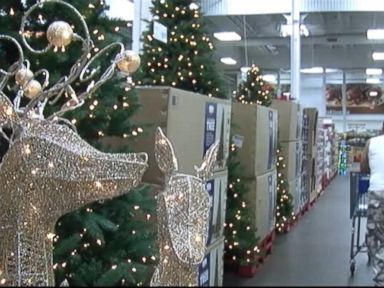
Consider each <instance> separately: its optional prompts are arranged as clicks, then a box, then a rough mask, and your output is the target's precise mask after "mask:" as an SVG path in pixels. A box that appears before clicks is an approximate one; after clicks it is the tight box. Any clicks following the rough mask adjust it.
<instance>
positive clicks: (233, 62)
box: [220, 57, 237, 65]
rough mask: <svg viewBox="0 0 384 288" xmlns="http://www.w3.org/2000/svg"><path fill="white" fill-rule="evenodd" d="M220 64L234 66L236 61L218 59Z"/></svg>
mask: <svg viewBox="0 0 384 288" xmlns="http://www.w3.org/2000/svg"><path fill="white" fill-rule="evenodd" d="M220 61H221V63H224V64H226V65H236V63H237V61H236V60H235V59H233V58H231V57H223V58H221V59H220Z"/></svg>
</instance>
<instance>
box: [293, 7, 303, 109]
mask: <svg viewBox="0 0 384 288" xmlns="http://www.w3.org/2000/svg"><path fill="white" fill-rule="evenodd" d="M291 18H292V35H291V95H292V96H293V97H295V99H296V102H300V58H301V51H300V0H292V13H291Z"/></svg>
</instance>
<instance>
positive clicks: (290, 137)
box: [272, 100, 302, 214]
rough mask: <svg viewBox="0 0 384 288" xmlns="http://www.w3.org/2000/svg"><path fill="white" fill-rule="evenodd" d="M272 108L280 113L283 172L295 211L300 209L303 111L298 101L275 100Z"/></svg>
mask: <svg viewBox="0 0 384 288" xmlns="http://www.w3.org/2000/svg"><path fill="white" fill-rule="evenodd" d="M272 108H274V109H276V110H277V111H278V115H279V120H278V123H279V132H278V134H279V137H278V138H279V143H280V145H281V150H282V155H283V156H284V158H285V164H286V166H285V169H283V171H282V172H283V173H284V175H285V176H286V178H287V181H288V185H289V188H288V189H289V193H290V194H291V195H292V196H293V212H294V213H295V214H298V213H299V211H300V206H301V205H300V194H301V153H302V143H301V122H302V118H301V111H300V106H299V104H297V103H294V102H290V101H284V100H273V102H272Z"/></svg>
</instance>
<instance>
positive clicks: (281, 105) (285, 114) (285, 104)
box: [271, 100, 302, 142]
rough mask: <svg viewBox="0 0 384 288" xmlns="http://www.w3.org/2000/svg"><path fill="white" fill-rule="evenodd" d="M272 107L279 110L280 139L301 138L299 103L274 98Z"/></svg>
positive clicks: (286, 140) (292, 139) (282, 140)
mask: <svg viewBox="0 0 384 288" xmlns="http://www.w3.org/2000/svg"><path fill="white" fill-rule="evenodd" d="M271 108H273V109H276V110H277V111H278V115H279V116H278V119H279V120H278V124H279V131H278V133H279V137H278V138H279V141H280V142H289V141H297V140H299V139H300V138H301V122H302V118H301V112H300V106H299V104H297V103H294V102H291V101H285V100H273V101H272V105H271Z"/></svg>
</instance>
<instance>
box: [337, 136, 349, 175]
mask: <svg viewBox="0 0 384 288" xmlns="http://www.w3.org/2000/svg"><path fill="white" fill-rule="evenodd" d="M347 171H348V145H347V143H346V141H345V140H344V139H343V140H341V141H340V147H339V174H340V175H346V174H347Z"/></svg>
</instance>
